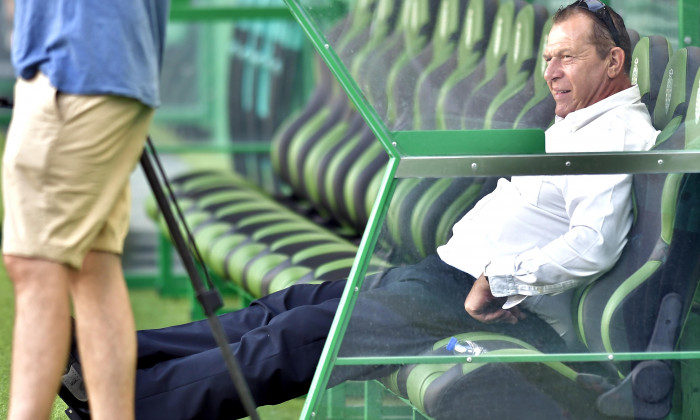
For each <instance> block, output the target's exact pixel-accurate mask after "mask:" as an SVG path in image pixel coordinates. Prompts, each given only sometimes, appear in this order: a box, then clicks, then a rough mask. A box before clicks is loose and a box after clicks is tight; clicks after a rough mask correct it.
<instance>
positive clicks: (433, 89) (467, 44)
mask: <svg viewBox="0 0 700 420" xmlns="http://www.w3.org/2000/svg"><path fill="white" fill-rule="evenodd" d="M497 9H498V0H470V1H469V2H468V4H467V9H466V11H465V13H464V15H463V19H462V25H461V32H460V34H459V38H458V40H457V47H456V50H455V51H454V52H453V53H452V55H451V56H450V57H449V58H448V59H447V60H446V61H445V62H444V63H442V64H441V65H440V66H438V67H437V68H435V69H434V70H432V71H431V72H430V73H429V74H426V75H425V77H423V78H422V79H421V80H419V82H418V83H417V85H416V93H415V98H416V100H415V103H414V107H413V126H414V127H415V129H423V130H434V129H435V127H436V120H435V118H436V106H437V102H438V96H439V93H440V87H441V86H443V85H444V84H445V83H446V81H447V80H448V78H449V77H450V76H451V75H452V77H453V78H454V77H456V75H459V74H461V75H467V74H469V73H470V72H471V71H472V70H473V69H474V68H475V67H476V65H477V64H478V62H479V60H480V59H481V58H482V57H483V55H484V50H485V49H486V44H487V41H488V39H489V36H490V33H491V28H492V27H493V19H494V16H495V14H496V10H497Z"/></svg>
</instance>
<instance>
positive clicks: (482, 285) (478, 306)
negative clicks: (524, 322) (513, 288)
mask: <svg viewBox="0 0 700 420" xmlns="http://www.w3.org/2000/svg"><path fill="white" fill-rule="evenodd" d="M506 299H507V298H505V297H501V298H497V297H495V296H494V295H492V294H491V288H490V287H489V282H488V280H487V279H486V276H484V275H483V274H482V275H481V276H480V277H479V278H478V279H476V281H475V282H474V286H472V290H471V291H470V292H469V295H467V299H466V300H465V301H464V309H465V310H466V311H467V313H469V315H471V317H472V318H474V319H476V320H477V321H481V322H483V323H486V324H493V323H497V322H505V323H508V324H515V323H517V322H518V320H519V319H523V318H525V314H524V313H521V312H520V309H518V307H517V306H514V307H512V308H510V309H503V308H502V306H503V304H504V303H505V301H506Z"/></svg>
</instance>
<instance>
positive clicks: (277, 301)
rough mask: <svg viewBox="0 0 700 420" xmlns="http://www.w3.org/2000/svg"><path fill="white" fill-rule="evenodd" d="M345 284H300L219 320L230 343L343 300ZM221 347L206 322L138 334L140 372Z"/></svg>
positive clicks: (222, 316) (334, 282)
mask: <svg viewBox="0 0 700 420" xmlns="http://www.w3.org/2000/svg"><path fill="white" fill-rule="evenodd" d="M344 287H345V282H344V281H333V282H325V283H321V284H299V285H294V286H291V287H288V288H286V289H284V290H280V291H279V292H276V293H272V294H270V295H268V296H265V297H262V298H260V299H257V300H255V301H253V302H252V303H251V304H250V306H248V307H246V308H243V309H240V310H238V311H234V312H230V313H227V314H223V315H220V316H219V321H220V322H221V326H222V327H223V329H224V332H225V333H226V337H227V339H228V342H229V343H237V342H239V341H240V340H241V338H242V337H243V336H244V335H246V334H248V333H249V332H250V331H253V330H255V329H257V328H261V327H265V326H267V325H269V324H270V322H272V320H273V319H274V318H275V317H277V316H278V315H281V314H283V313H285V312H287V311H290V310H292V309H295V308H299V307H302V306H309V305H318V304H321V303H323V302H326V301H328V300H331V299H340V297H341V296H342V294H343V288H344ZM216 347H217V344H216V342H215V341H214V337H213V336H212V333H211V328H210V327H209V323H208V321H206V320H202V321H196V322H190V323H187V324H181V325H175V326H172V327H166V328H161V329H154V330H142V331H139V332H138V368H139V369H145V368H149V367H152V366H154V365H156V364H158V363H162V362H164V361H167V360H170V359H174V358H180V357H185V356H190V355H193V354H197V353H201V352H204V351H207V350H211V349H214V348H216Z"/></svg>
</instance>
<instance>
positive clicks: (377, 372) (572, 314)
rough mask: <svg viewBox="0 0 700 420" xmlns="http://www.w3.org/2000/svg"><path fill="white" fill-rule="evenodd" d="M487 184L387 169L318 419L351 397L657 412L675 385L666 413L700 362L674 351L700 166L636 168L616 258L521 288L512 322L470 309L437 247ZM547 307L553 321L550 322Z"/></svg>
mask: <svg viewBox="0 0 700 420" xmlns="http://www.w3.org/2000/svg"><path fill="white" fill-rule="evenodd" d="M498 182H499V180H498V178H496V177H479V178H440V179H438V178H406V179H400V180H398V182H397V185H396V189H395V191H394V194H393V198H392V201H391V205H390V207H389V210H388V212H387V214H386V219H385V221H384V224H383V225H382V227H381V233H380V234H379V238H378V241H377V245H376V247H375V251H374V254H373V260H372V263H371V264H370V266H369V268H368V271H367V273H368V274H367V275H366V276H365V277H364V280H363V282H362V286H361V287H360V290H359V293H358V294H357V300H356V302H355V306H354V310H353V311H352V314H351V315H350V318H349V321H348V326H347V330H346V331H345V335H344V337H343V339H342V344H341V345H340V348H339V351H338V358H337V360H335V366H334V367H333V369H332V371H331V372H330V375H329V378H330V381H329V388H330V390H329V391H327V392H326V393H324V396H323V401H322V402H321V405H320V407H321V408H320V409H319V411H317V412H316V416H317V417H316V418H319V416H320V418H346V417H344V416H350V415H351V413H352V412H353V410H355V411H357V410H358V407H357V405H358V404H360V405H362V404H364V405H365V408H364V409H365V410H369V411H368V412H370V413H374V415H376V416H378V417H365V418H381V417H379V416H386V417H384V418H391V417H390V416H393V415H397V416H398V415H405V416H409V415H414V414H415V413H413V412H412V410H413V408H410V407H414V408H415V409H417V410H419V412H421V413H423V414H425V415H427V416H429V417H432V418H470V417H472V416H480V418H514V417H515V416H517V418H533V419H535V418H538V419H539V418H604V415H603V414H607V415H615V416H621V417H628V418H631V417H632V416H634V415H637V416H646V415H655V414H653V413H657V414H658V413H661V412H663V413H667V412H668V410H669V407H671V398H672V397H673V385H672V384H674V382H675V386H676V388H675V390H676V392H677V393H678V394H677V395H676V398H679V400H677V402H676V403H674V404H675V405H674V406H673V407H674V410H679V411H678V412H679V413H680V410H683V407H684V405H685V406H686V409H687V407H688V405H692V401H688V398H691V397H689V396H690V395H691V394H692V391H691V390H690V388H687V389H685V390H684V388H683V387H681V386H680V382H679V381H680V378H681V377H682V376H683V375H688V377H692V375H693V372H695V371H696V370H695V369H697V368H698V362H697V360H696V359H697V353H696V354H695V355H693V354H690V355H686V356H683V355H678V356H677V355H674V352H677V351H685V352H688V351H690V352H693V351H694V352H697V351H700V347H699V343H698V342H697V339H696V338H695V337H696V336H697V331H698V327H700V325H698V318H697V314H696V313H695V312H694V311H691V307H692V306H693V302H694V300H693V298H694V295H695V292H696V287H697V282H698V279H699V278H698V272H700V262H698V261H699V259H698V258H697V256H698V254H700V217H698V215H699V214H700V176H699V175H698V174H668V175H667V174H658V173H657V174H645V173H641V174H635V175H634V185H635V197H636V206H635V215H636V216H635V217H636V221H635V225H634V226H633V227H632V229H631V231H630V234H629V242H628V244H627V245H626V248H625V250H624V252H623V253H622V256H621V257H620V259H619V260H618V262H617V263H616V264H615V266H614V268H613V269H612V270H610V271H608V272H607V273H606V274H604V275H603V276H602V277H600V278H599V279H597V280H596V281H595V282H593V283H591V284H589V285H583V286H581V287H578V288H575V289H572V290H569V291H567V292H565V293H562V294H559V295H556V296H553V297H548V298H544V299H542V300H538V299H539V298H537V297H532V298H528V299H533V300H534V301H535V302H536V303H535V304H528V305H525V304H521V305H519V306H520V307H521V308H523V309H522V313H523V314H525V316H524V317H523V319H519V320H518V321H517V323H515V324H505V323H493V324H488V323H482V322H478V321H475V320H474V319H472V318H470V317H469V315H468V314H467V313H466V312H465V309H464V306H463V305H464V300H465V298H466V296H467V293H468V292H469V288H470V285H471V283H472V282H473V278H471V277H470V276H469V275H467V274H465V273H462V272H460V271H459V270H455V269H453V268H451V267H449V266H447V265H446V264H444V263H443V262H441V261H440V259H439V257H437V256H436V255H435V250H436V248H438V247H439V246H440V245H442V244H444V243H446V242H447V241H448V240H449V239H450V238H451V237H452V235H453V231H452V226H453V225H454V224H455V223H456V222H457V221H459V220H460V219H462V217H473V218H479V217H482V218H483V214H482V215H481V216H479V215H478V214H477V215H474V214H475V213H470V214H469V215H468V216H464V215H465V213H467V212H468V211H470V210H471V209H473V208H474V206H480V210H479V211H483V209H485V208H486V209H487V208H489V204H488V200H489V198H486V199H485V200H486V201H482V202H481V203H480V204H476V203H479V200H481V199H483V198H484V197H485V196H486V195H487V194H488V193H490V192H491V191H493V190H494V188H496V186H497V184H498ZM500 182H501V183H503V182H504V181H500ZM669 212H670V213H672V214H673V215H674V217H670V214H669ZM486 219H488V218H486ZM552 229H554V227H552ZM465 234H466V233H465V232H462V233H461V235H465ZM525 235H526V233H525V232H523V233H522V236H525ZM472 240H474V241H479V238H473V239H472ZM489 240H490V239H486V238H484V240H483V241H482V243H483V244H484V246H487V243H488V241H489ZM465 258H466V257H465ZM380 261H383V262H385V263H386V264H388V265H389V266H391V268H389V269H387V268H386V267H385V266H384V265H383V264H379V262H380ZM548 299H549V300H548ZM502 303H503V302H500V303H499V304H502ZM530 303H532V301H531V302H530ZM547 305H549V309H546V306H547ZM525 308H527V309H525ZM552 308H553V309H552ZM552 311H553V312H552ZM546 316H551V318H548V320H549V322H553V318H557V319H559V323H558V325H553V326H555V327H556V328H557V329H558V331H555V329H554V328H552V327H551V326H550V325H548V322H546V321H544V320H543V319H542V318H544V317H546ZM561 320H565V321H561ZM567 322H570V324H567ZM562 325H566V328H565V330H566V331H564V330H562ZM681 331H682V335H681ZM560 334H563V335H561V336H560ZM679 337H680V338H679ZM677 358H680V359H686V360H682V361H680V362H679V361H672V360H674V359H677ZM674 369H675V370H676V371H675V373H674ZM674 375H675V376H674ZM633 378H634V379H633ZM365 380H367V381H369V382H362V381H365ZM633 380H634V381H636V382H633ZM606 393H607V394H606ZM603 394H606V395H604V396H602V397H601V395H603ZM640 395H643V396H642V397H640ZM400 400H404V401H408V402H409V407H408V408H407V407H406V406H402V405H401V404H399V401H400ZM596 401H597V402H596ZM523 410H527V415H523V414H522V413H523ZM401 413H403V414H401ZM650 413H651V414H650ZM324 416H326V417H324ZM567 416H572V417H567ZM347 418H349V417H347Z"/></svg>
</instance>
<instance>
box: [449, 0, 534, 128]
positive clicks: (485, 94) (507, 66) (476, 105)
mask: <svg viewBox="0 0 700 420" xmlns="http://www.w3.org/2000/svg"><path fill="white" fill-rule="evenodd" d="M547 15H548V12H547V9H546V8H545V7H544V6H542V5H537V4H527V5H525V6H523V7H522V8H521V9H520V10H519V11H518V13H517V14H516V16H515V20H514V21H513V29H512V30H511V34H510V36H511V39H510V41H509V44H510V48H509V50H508V52H507V54H506V60H505V63H504V65H503V66H501V67H500V68H499V69H498V71H497V72H496V74H495V75H493V76H492V77H487V78H484V79H483V80H482V81H481V82H480V83H478V84H477V85H476V86H475V87H474V88H473V90H472V93H471V94H470V95H469V96H468V97H466V98H465V99H464V100H463V107H462V111H461V112H462V114H461V115H462V128H464V129H481V128H484V125H485V124H484V122H485V120H486V115H487V114H488V111H489V105H490V104H491V103H492V102H493V101H494V99H496V97H497V96H498V95H499V94H500V93H501V92H505V93H503V95H510V94H515V93H517V92H519V91H520V90H521V89H522V88H523V87H524V86H525V83H526V82H527V79H528V77H530V75H531V74H532V71H533V69H534V67H535V62H536V61H537V58H536V57H535V54H537V49H538V46H539V44H540V39H541V37H542V28H543V26H544V24H545V22H546V21H547ZM498 100H499V102H500V101H502V100H503V99H502V98H498Z"/></svg>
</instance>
